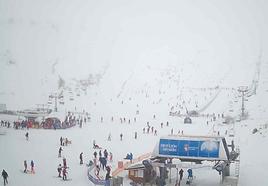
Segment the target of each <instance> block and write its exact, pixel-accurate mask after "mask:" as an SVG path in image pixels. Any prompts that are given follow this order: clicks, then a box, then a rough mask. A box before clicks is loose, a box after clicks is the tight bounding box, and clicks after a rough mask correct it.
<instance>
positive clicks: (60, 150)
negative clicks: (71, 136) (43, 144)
mask: <svg viewBox="0 0 268 186" xmlns="http://www.w3.org/2000/svg"><path fill="white" fill-rule="evenodd" d="M62 151H63V150H62V148H61V147H60V148H59V155H58V157H59V158H60V157H61V152H62Z"/></svg>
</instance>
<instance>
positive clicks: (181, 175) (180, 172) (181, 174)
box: [179, 169, 184, 180]
mask: <svg viewBox="0 0 268 186" xmlns="http://www.w3.org/2000/svg"><path fill="white" fill-rule="evenodd" d="M183 172H184V171H183V170H182V169H181V170H180V171H179V174H180V180H182V177H183Z"/></svg>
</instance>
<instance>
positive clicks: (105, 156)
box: [103, 149, 108, 159]
mask: <svg viewBox="0 0 268 186" xmlns="http://www.w3.org/2000/svg"><path fill="white" fill-rule="evenodd" d="M103 154H104V158H105V159H107V158H108V152H107V150H106V149H105V150H104V151H103Z"/></svg>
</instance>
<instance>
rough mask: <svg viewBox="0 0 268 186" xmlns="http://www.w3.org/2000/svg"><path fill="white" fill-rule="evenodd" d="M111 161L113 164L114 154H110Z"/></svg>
mask: <svg viewBox="0 0 268 186" xmlns="http://www.w3.org/2000/svg"><path fill="white" fill-rule="evenodd" d="M109 157H110V158H109V160H110V162H113V153H112V152H110V154H109Z"/></svg>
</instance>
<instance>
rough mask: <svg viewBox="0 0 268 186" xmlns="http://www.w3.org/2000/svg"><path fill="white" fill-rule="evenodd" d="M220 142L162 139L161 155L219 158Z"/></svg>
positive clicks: (160, 144)
mask: <svg viewBox="0 0 268 186" xmlns="http://www.w3.org/2000/svg"><path fill="white" fill-rule="evenodd" d="M219 147H220V142H219V141H216V140H202V141H201V140H172V139H160V143H159V154H160V155H170V156H184V157H202V158H219Z"/></svg>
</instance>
